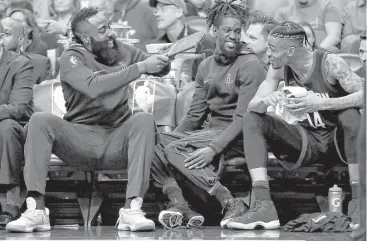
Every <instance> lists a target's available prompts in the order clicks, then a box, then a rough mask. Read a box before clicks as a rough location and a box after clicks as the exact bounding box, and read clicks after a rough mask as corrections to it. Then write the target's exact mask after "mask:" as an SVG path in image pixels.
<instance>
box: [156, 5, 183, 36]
mask: <svg viewBox="0 0 367 242" xmlns="http://www.w3.org/2000/svg"><path fill="white" fill-rule="evenodd" d="M181 12H182V11H180V9H179V8H177V7H176V6H175V5H168V4H163V3H158V4H157V7H156V9H155V10H154V15H155V16H156V18H157V25H158V29H161V30H166V29H168V28H169V27H170V26H172V25H174V24H175V23H176V22H177V21H178V19H179V17H180V16H181V14H182V13H181Z"/></svg>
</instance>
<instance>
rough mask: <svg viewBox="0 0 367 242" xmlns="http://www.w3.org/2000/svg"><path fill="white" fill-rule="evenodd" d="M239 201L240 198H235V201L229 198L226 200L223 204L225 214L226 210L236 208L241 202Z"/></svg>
mask: <svg viewBox="0 0 367 242" xmlns="http://www.w3.org/2000/svg"><path fill="white" fill-rule="evenodd" d="M239 202H240V201H239V200H234V201H233V202H229V201H228V200H226V201H225V202H224V204H223V209H222V214H224V212H225V211H226V212H227V211H230V210H232V209H234V208H235V207H236V206H237V205H238V204H239Z"/></svg>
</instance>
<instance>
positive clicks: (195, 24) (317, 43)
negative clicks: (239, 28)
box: [0, 0, 366, 56]
mask: <svg viewBox="0 0 367 242" xmlns="http://www.w3.org/2000/svg"><path fill="white" fill-rule="evenodd" d="M177 2H180V1H177ZM212 4H213V0H185V6H178V7H179V8H181V9H182V10H183V11H182V14H176V13H175V12H173V11H175V9H172V8H171V9H169V8H168V9H159V8H157V6H155V5H154V1H152V0H150V2H149V0H1V1H0V18H5V17H11V18H14V19H17V20H19V21H20V22H22V24H23V25H24V27H25V31H26V33H25V34H26V35H25V36H26V38H25V41H24V44H23V47H22V48H23V50H24V51H25V52H29V53H35V54H40V55H44V56H47V51H48V50H53V49H57V55H60V53H61V52H62V48H63V45H62V41H60V40H65V39H67V38H69V37H70V36H69V32H70V29H69V27H68V26H69V24H70V23H69V22H70V19H71V17H72V15H73V13H74V12H75V11H76V10H78V9H80V8H82V7H84V6H95V7H98V8H100V9H101V10H102V11H103V12H104V13H105V15H106V16H107V17H108V19H109V20H110V21H111V22H112V23H113V22H115V23H124V24H126V25H128V26H130V27H131V31H129V37H130V38H132V39H136V40H138V41H139V42H138V43H135V44H134V45H135V46H136V47H138V48H139V49H142V50H145V45H146V43H155V42H156V43H161V42H162V38H164V36H165V33H168V38H167V39H165V40H164V41H165V42H174V41H175V40H177V37H179V34H180V32H181V31H182V29H181V28H177V27H178V26H180V24H178V23H177V21H179V20H181V21H182V22H183V23H184V24H182V26H183V27H184V26H185V24H187V25H189V26H190V27H192V28H193V29H200V28H205V27H206V25H205V16H206V12H205V10H206V9H207V8H208V7H210V6H212ZM238 4H242V5H244V6H246V8H247V9H248V18H251V16H253V15H256V14H261V15H267V16H269V17H273V18H274V19H275V20H276V21H278V22H282V21H286V20H289V21H294V22H299V23H302V25H303V26H304V28H305V30H306V31H307V33H308V40H309V41H310V43H311V44H312V45H313V46H314V47H318V48H323V49H326V50H329V51H332V52H336V53H338V52H342V53H355V54H357V53H358V40H359V36H360V34H361V33H362V32H363V31H365V30H366V0H271V1H267V0H238ZM178 5H179V4H178ZM183 27H182V28H183ZM172 29H175V31H176V32H177V34H175V33H174V32H175V31H172Z"/></svg>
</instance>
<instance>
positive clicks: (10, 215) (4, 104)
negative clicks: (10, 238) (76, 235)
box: [0, 22, 33, 226]
mask: <svg viewBox="0 0 367 242" xmlns="http://www.w3.org/2000/svg"><path fill="white" fill-rule="evenodd" d="M5 35H6V34H4V28H3V26H2V25H1V22H0V73H1V74H0V83H1V86H0V184H1V185H2V187H6V189H7V192H6V193H5V194H4V193H1V194H0V196H1V197H2V199H1V200H2V201H4V200H5V201H6V202H4V203H3V204H1V205H2V212H1V213H0V225H1V226H4V225H6V224H7V223H8V222H10V221H12V220H13V219H14V218H15V217H17V216H18V215H19V206H20V204H19V203H20V201H17V199H16V197H14V188H15V187H16V186H17V185H18V184H19V180H20V179H19V177H20V176H19V175H20V173H21V162H22V161H23V160H24V156H23V145H24V142H25V134H24V131H23V127H22V125H23V124H25V123H26V122H28V120H29V118H30V117H31V115H32V113H33V105H32V97H33V91H32V87H33V80H32V72H33V66H32V64H31V62H30V60H29V59H27V58H25V57H24V56H21V55H17V54H15V53H13V52H11V51H8V50H6V49H4V48H3V47H2V46H3V45H4V41H5ZM18 200H19V199H18Z"/></svg>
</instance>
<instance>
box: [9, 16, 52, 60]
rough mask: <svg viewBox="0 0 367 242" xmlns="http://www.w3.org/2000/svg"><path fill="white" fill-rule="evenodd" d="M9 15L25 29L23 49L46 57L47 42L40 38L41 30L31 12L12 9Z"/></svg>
mask: <svg viewBox="0 0 367 242" xmlns="http://www.w3.org/2000/svg"><path fill="white" fill-rule="evenodd" d="M9 16H10V17H11V18H13V19H16V20H18V21H20V22H21V23H22V24H23V26H24V28H25V29H26V33H27V36H25V40H24V45H23V47H24V49H23V50H24V51H25V52H27V53H34V54H39V55H43V56H46V57H47V44H46V43H45V42H44V41H43V40H42V35H41V31H40V30H39V29H38V26H37V24H36V22H35V20H34V17H33V14H32V12H31V11H29V10H27V9H12V11H11V12H10V14H9Z"/></svg>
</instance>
